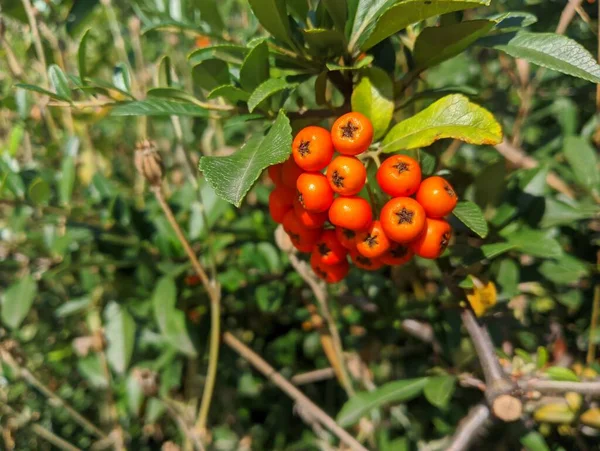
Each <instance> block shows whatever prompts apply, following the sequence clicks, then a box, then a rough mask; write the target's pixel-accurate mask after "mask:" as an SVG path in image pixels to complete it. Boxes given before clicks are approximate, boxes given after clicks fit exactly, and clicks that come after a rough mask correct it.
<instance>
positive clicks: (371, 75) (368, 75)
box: [352, 67, 394, 140]
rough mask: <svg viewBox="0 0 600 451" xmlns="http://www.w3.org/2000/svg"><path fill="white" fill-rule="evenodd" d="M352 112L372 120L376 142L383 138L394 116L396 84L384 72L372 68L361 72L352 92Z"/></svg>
mask: <svg viewBox="0 0 600 451" xmlns="http://www.w3.org/2000/svg"><path fill="white" fill-rule="evenodd" d="M352 110H353V111H358V112H359V113H362V114H364V115H365V116H367V117H368V118H369V119H370V120H371V123H372V124H373V131H374V139H375V140H377V139H379V138H381V136H383V134H384V133H385V132H386V130H387V129H388V127H389V125H390V122H391V120H392V115H393V114H394V83H393V82H392V80H391V78H390V77H389V75H388V74H387V73H386V72H385V71H384V70H382V69H380V68H378V67H371V68H369V69H364V70H363V71H361V79H360V81H359V83H358V85H357V86H356V88H354V91H353V92H352Z"/></svg>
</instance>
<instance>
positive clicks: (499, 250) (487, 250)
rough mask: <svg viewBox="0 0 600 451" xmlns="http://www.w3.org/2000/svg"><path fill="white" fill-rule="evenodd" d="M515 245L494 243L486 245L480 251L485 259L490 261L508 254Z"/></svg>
mask: <svg viewBox="0 0 600 451" xmlns="http://www.w3.org/2000/svg"><path fill="white" fill-rule="evenodd" d="M514 247H515V245H514V244H511V243H492V244H484V245H483V246H481V247H480V248H479V249H480V250H481V252H482V253H483V255H484V257H485V258H486V259H488V260H491V259H493V258H496V257H498V256H500V255H502V254H505V253H506V252H508V251H510V250H511V249H514Z"/></svg>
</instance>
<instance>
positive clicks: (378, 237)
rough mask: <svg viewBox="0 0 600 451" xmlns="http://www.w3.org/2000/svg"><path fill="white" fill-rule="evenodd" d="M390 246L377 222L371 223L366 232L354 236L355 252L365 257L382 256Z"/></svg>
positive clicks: (379, 223)
mask: <svg viewBox="0 0 600 451" xmlns="http://www.w3.org/2000/svg"><path fill="white" fill-rule="evenodd" d="M390 244H391V243H390V240H388V237H387V236H386V235H385V233H384V232H383V228H382V227H381V222H379V221H373V223H372V224H371V226H370V227H369V228H368V229H367V230H364V231H362V232H359V233H358V234H357V235H356V250H358V252H360V253H361V254H362V255H364V256H365V257H369V258H377V257H379V256H381V255H383V254H384V253H385V252H386V251H387V250H388V249H389V248H390Z"/></svg>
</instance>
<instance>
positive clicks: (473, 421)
mask: <svg viewBox="0 0 600 451" xmlns="http://www.w3.org/2000/svg"><path fill="white" fill-rule="evenodd" d="M489 418H490V409H488V408H487V406H485V405H483V404H479V405H477V406H475V407H473V408H472V409H471V410H470V411H469V414H468V415H467V416H466V417H465V418H463V419H462V420H461V422H460V424H459V425H458V429H457V430H456V432H455V434H454V435H453V436H452V441H451V442H450V444H449V446H448V447H447V448H446V451H467V450H469V449H470V447H471V444H472V443H473V440H474V439H475V438H476V437H477V434H478V433H479V432H481V430H482V429H483V428H484V426H485V423H486V422H487V420H488V419H489Z"/></svg>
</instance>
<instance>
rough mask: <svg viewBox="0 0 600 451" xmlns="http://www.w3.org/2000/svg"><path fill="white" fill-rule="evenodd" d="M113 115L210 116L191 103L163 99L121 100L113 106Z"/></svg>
mask: <svg viewBox="0 0 600 451" xmlns="http://www.w3.org/2000/svg"><path fill="white" fill-rule="evenodd" d="M110 114H111V115H112V116H195V117H208V111H207V110H205V109H204V108H201V107H199V106H198V105H194V104H191V103H184V102H175V101H171V100H162V99H146V100H137V101H133V102H121V103H119V104H117V105H116V106H115V107H113V108H112V110H111V112H110Z"/></svg>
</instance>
